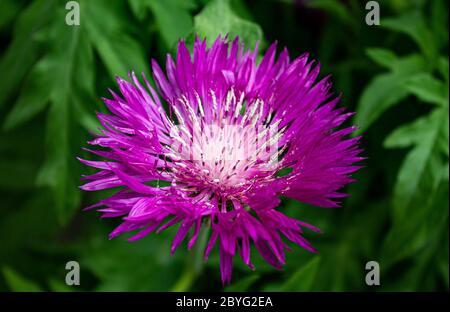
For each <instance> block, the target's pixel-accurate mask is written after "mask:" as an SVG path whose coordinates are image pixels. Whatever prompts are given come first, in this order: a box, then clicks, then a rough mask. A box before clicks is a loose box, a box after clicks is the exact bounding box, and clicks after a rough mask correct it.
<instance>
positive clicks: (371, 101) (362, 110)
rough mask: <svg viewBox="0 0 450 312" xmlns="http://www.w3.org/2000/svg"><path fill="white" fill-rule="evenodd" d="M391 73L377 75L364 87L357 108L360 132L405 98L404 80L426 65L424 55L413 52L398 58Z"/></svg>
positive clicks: (357, 123)
mask: <svg viewBox="0 0 450 312" xmlns="http://www.w3.org/2000/svg"><path fill="white" fill-rule="evenodd" d="M391 66H392V70H391V72H389V73H385V74H380V75H378V76H376V77H375V78H374V79H373V80H372V81H371V82H370V83H369V84H368V85H367V86H366V88H365V89H364V91H363V93H362V95H361V97H360V98H359V101H358V105H357V108H356V111H357V114H356V117H355V123H356V125H357V126H358V127H359V130H358V132H363V131H365V130H367V129H368V128H369V127H370V126H371V125H372V124H373V123H374V122H375V121H376V120H377V119H378V118H379V117H380V116H381V115H382V114H383V113H384V112H385V111H386V110H388V109H389V108H391V107H392V106H394V105H395V104H397V103H399V102H400V101H401V100H403V99H405V98H406V96H407V95H408V93H409V91H408V90H407V89H406V88H405V86H404V82H405V81H406V80H407V79H409V78H410V77H411V75H414V74H416V73H418V72H421V71H422V70H423V69H424V67H425V61H424V59H423V58H422V57H420V56H418V55H415V54H412V55H408V56H406V57H402V58H398V59H397V61H396V62H394V63H392V64H391Z"/></svg>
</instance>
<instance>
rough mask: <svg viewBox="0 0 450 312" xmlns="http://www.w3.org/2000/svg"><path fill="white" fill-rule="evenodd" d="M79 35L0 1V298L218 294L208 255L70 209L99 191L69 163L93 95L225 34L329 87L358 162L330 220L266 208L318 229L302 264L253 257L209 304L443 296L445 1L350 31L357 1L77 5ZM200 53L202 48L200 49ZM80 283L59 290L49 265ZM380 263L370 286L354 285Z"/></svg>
mask: <svg viewBox="0 0 450 312" xmlns="http://www.w3.org/2000/svg"><path fill="white" fill-rule="evenodd" d="M78 2H79V4H80V9H81V15H80V26H76V27H70V26H67V25H66V24H65V14H66V13H67V11H66V10H65V4H66V1H59V0H34V1H16V0H2V1H1V3H0V45H1V46H2V50H1V54H0V73H1V78H0V109H1V110H2V114H1V117H0V122H1V125H2V131H1V133H0V151H1V153H0V194H1V197H2V205H1V207H0V237H1V239H0V242H1V243H0V272H2V274H0V290H11V291H40V290H50V291H73V290H102V291H106V290H114V291H122V290H123V291H166V290H193V291H195V290H221V289H223V288H222V286H221V282H220V274H219V268H218V265H219V257H218V252H217V249H214V251H213V254H212V255H211V257H210V260H209V262H207V263H202V261H201V260H199V259H198V255H197V253H196V252H195V251H194V252H187V251H186V250H183V248H181V249H180V250H178V251H177V253H176V254H175V255H174V256H173V257H171V256H170V255H169V246H170V240H171V237H173V234H174V231H173V230H168V231H167V232H163V233H160V234H158V235H150V236H148V237H146V238H144V239H142V240H140V241H138V242H133V243H129V242H127V241H126V240H125V239H124V238H121V237H120V238H116V239H114V240H112V241H109V240H108V239H107V234H108V232H109V231H110V230H111V229H112V228H113V227H114V226H115V225H116V224H117V222H118V221H117V220H98V218H96V213H94V212H81V208H82V207H84V206H87V205H89V204H91V203H94V202H96V201H97V200H98V199H99V198H103V197H105V196H106V195H107V194H108V192H99V193H97V194H93V193H92V194H91V193H81V192H80V191H79V190H78V188H77V185H79V184H80V181H79V177H80V176H81V174H87V173H90V172H91V171H90V169H88V168H85V167H82V166H81V165H80V164H79V163H78V162H77V161H76V159H75V156H77V155H79V156H83V157H87V158H89V157H90V156H89V155H87V154H86V153H85V152H84V151H82V150H81V147H82V146H85V142H86V140H88V138H89V137H90V135H89V131H97V130H96V129H97V127H98V126H99V124H98V122H97V120H96V119H95V115H94V113H95V111H105V108H104V107H103V106H102V103H101V100H100V97H101V96H105V95H107V89H108V88H112V89H117V88H116V85H115V82H114V76H115V75H120V76H124V77H126V75H127V73H128V72H129V71H130V70H134V71H136V72H142V71H143V72H145V73H146V74H147V77H150V76H151V75H150V71H149V61H150V59H151V58H155V59H157V60H158V61H159V62H161V63H163V62H164V57H165V54H166V53H174V52H175V47H176V42H177V40H178V39H179V38H186V40H187V42H188V43H191V44H192V40H193V37H194V34H195V33H198V34H199V35H200V36H206V37H207V38H208V39H209V40H212V39H214V38H215V37H216V36H217V35H218V34H219V33H222V34H224V33H229V35H230V37H234V36H236V35H239V36H240V37H241V38H242V40H243V41H245V42H246V44H248V45H250V46H253V45H254V44H255V43H256V42H257V41H260V42H261V46H262V48H263V49H264V48H265V47H267V43H270V42H272V41H273V40H278V42H279V44H280V46H287V47H288V48H289V50H290V52H291V54H292V56H293V57H295V56H298V55H300V54H301V53H302V52H304V51H308V52H310V53H311V55H312V57H313V58H315V59H318V60H319V61H320V62H321V65H322V75H326V74H328V73H331V74H333V78H332V79H333V82H334V84H335V85H334V87H335V90H336V92H342V93H343V100H342V105H345V106H347V107H349V109H350V110H353V111H356V112H357V114H356V115H355V118H354V120H353V121H354V122H355V123H356V124H357V125H358V126H359V128H360V130H359V132H360V133H361V134H363V135H364V137H363V140H362V142H363V147H364V149H365V152H364V154H365V156H367V157H368V159H367V160H366V161H365V162H364V165H365V166H366V168H365V169H363V170H361V171H360V172H358V173H357V174H356V178H357V179H358V182H357V183H355V184H352V185H350V186H349V187H348V190H347V191H348V192H349V193H350V194H351V195H352V196H351V197H349V198H348V199H347V200H345V203H344V205H343V208H342V209H335V210H330V209H319V208H315V207H310V206H307V205H303V204H300V203H298V202H295V201H293V200H289V199H283V205H282V207H280V209H281V210H282V211H283V212H285V213H287V214H288V215H290V216H292V217H296V218H299V219H302V220H305V221H307V222H309V223H312V224H315V225H317V226H319V227H320V228H321V229H322V230H323V232H324V234H322V235H317V234H315V235H308V239H310V240H311V241H312V242H313V244H314V245H315V246H316V247H317V248H318V249H319V251H320V255H312V254H309V253H308V252H306V251H304V250H302V249H301V248H299V247H294V248H293V250H292V252H290V253H289V254H288V256H287V264H286V267H285V269H284V270H282V271H276V270H274V269H272V268H271V267H269V266H268V265H267V264H265V263H264V261H262V260H261V258H260V257H259V256H257V255H256V253H255V252H254V253H253V255H254V259H255V261H254V262H255V265H256V268H257V269H256V270H255V271H250V270H249V269H248V268H246V267H245V265H243V264H242V263H241V261H240V260H239V259H236V261H235V271H234V277H233V280H232V284H231V285H229V286H227V287H225V288H224V290H225V291H243V290H275V291H310V290H314V291H345V290H353V291H354V290H356V291H365V290H367V291H374V290H375V291H383V290H385V291H409V290H448V289H449V281H448V277H449V272H448V267H449V263H448V257H449V249H448V246H449V242H448V237H449V233H448V229H449V220H448V209H449V207H448V186H449V185H448V183H449V175H448V171H449V167H448V159H449V119H448V110H449V89H448V83H449V64H448V52H449V51H448V3H447V1H444V0H436V1H424V0H414V1H410V0H392V1H387V0H386V1H379V3H380V7H381V25H380V26H367V25H366V24H365V22H364V20H365V19H364V17H365V14H366V10H365V8H364V4H365V2H364V1H357V0H347V1H338V0H309V1H306V0H305V1H302V0H298V1H296V0H263V1H244V0H212V1H207V0H188V1H184V0H164V1H162V0H128V1H106V0H89V1H88V0H79V1H78ZM210 42H211V41H210ZM70 260H76V261H79V262H80V265H81V285H80V286H78V287H68V286H66V285H65V283H64V278H65V274H66V270H65V263H66V262H67V261H70ZM371 260H375V261H378V262H379V263H380V268H381V286H377V287H368V286H366V284H365V279H364V277H365V273H366V272H365V264H366V262H368V261H371Z"/></svg>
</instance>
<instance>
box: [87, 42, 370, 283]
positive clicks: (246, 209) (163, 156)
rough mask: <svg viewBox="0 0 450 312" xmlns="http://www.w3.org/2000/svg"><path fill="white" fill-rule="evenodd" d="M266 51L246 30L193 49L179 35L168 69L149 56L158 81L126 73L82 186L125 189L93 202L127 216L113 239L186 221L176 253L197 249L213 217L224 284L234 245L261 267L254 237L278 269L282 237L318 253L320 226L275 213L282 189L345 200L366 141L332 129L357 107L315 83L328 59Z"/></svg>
mask: <svg viewBox="0 0 450 312" xmlns="http://www.w3.org/2000/svg"><path fill="white" fill-rule="evenodd" d="M257 51H258V49H257V48H255V49H254V50H253V51H251V50H245V48H244V46H243V45H242V44H240V43H239V41H238V39H237V38H236V39H235V40H234V41H233V42H232V43H228V42H227V39H226V38H221V37H219V38H217V39H216V41H215V42H214V43H213V45H212V46H211V47H210V48H207V46H206V41H201V40H199V39H198V38H197V39H196V41H195V43H194V48H193V56H192V57H191V54H190V53H189V51H188V49H187V48H186V45H185V43H184V42H183V41H181V42H180V43H179V44H178V52H177V56H176V59H175V60H173V59H172V57H171V56H168V57H167V62H166V72H164V71H163V70H162V69H161V68H160V66H159V65H158V64H157V63H156V62H155V61H153V62H152V68H153V78H154V81H155V83H156V88H153V87H152V86H151V84H150V83H148V82H147V80H146V79H145V76H144V77H143V80H144V81H145V85H144V86H143V85H142V84H141V83H140V82H139V81H138V79H137V77H136V76H135V74H134V73H132V74H131V75H130V81H126V80H123V79H121V78H118V79H117V82H118V85H119V88H120V92H121V96H119V95H117V94H116V93H114V92H111V93H112V99H104V102H105V104H106V106H107V107H108V109H109V110H110V112H111V114H98V119H99V120H100V122H101V124H102V125H103V130H102V131H101V134H100V135H97V137H96V138H95V139H94V140H93V141H91V142H89V143H90V144H92V145H98V146H100V147H103V149H101V150H93V151H91V152H92V153H94V154H96V155H98V156H101V157H102V158H106V159H107V160H104V161H90V160H83V159H80V161H82V162H83V163H85V164H86V165H89V166H92V167H95V168H98V169H100V171H99V172H97V173H95V174H93V175H90V176H86V177H84V179H85V180H87V181H88V182H87V183H86V184H84V185H83V186H81V188H82V189H83V190H87V191H95V190H101V189H107V188H112V187H118V186H122V189H121V190H119V191H118V192H117V193H116V194H114V195H113V196H111V197H109V198H107V199H104V200H101V201H100V202H99V203H97V204H95V205H94V206H92V207H100V208H99V209H98V210H99V211H100V212H102V213H103V217H121V218H122V220H123V222H122V223H121V224H120V225H119V226H118V227H117V228H116V229H115V230H114V231H113V232H112V233H111V234H110V237H111V238H112V237H115V236H117V235H119V234H122V233H124V232H129V231H135V230H139V231H138V232H137V233H136V234H135V235H134V236H132V237H130V238H129V240H136V239H139V238H142V237H144V236H146V235H148V234H149V233H151V232H153V231H155V230H156V231H161V230H163V229H166V228H168V227H170V226H174V225H175V224H180V225H179V229H178V232H177V234H176V235H175V238H174V240H173V243H172V249H171V251H172V253H173V252H175V250H176V249H177V247H178V246H179V245H180V244H181V243H182V241H183V240H185V238H187V237H188V236H189V239H188V243H187V245H188V248H189V249H190V248H192V247H193V245H194V244H195V242H196V240H197V237H198V234H199V231H200V229H201V227H202V226H206V225H207V224H210V225H211V235H210V237H209V241H208V243H207V246H206V249H205V258H207V257H208V255H209V253H210V251H211V249H212V248H213V246H214V245H216V244H217V245H218V246H219V252H220V267H221V277H222V281H223V282H229V281H230V279H231V272H232V261H233V258H234V256H235V255H236V254H239V255H240V257H241V258H242V260H243V261H244V262H245V263H246V264H247V265H248V266H249V267H251V268H253V265H252V262H251V259H250V247H251V244H253V245H254V246H255V247H256V249H257V250H258V251H259V253H260V254H261V255H262V257H263V258H264V259H265V260H266V261H267V262H268V263H270V264H271V265H272V266H274V267H276V268H281V266H282V265H283V264H284V262H285V250H287V249H288V246H287V244H286V243H285V242H284V241H283V240H282V236H284V237H286V238H287V239H288V240H290V241H292V242H293V243H295V244H298V245H300V246H301V247H303V248H305V249H307V250H309V251H312V252H314V251H315V249H314V248H313V247H312V246H311V245H310V244H309V243H308V242H307V241H306V239H305V238H304V237H303V230H304V229H305V228H307V229H310V230H313V231H319V230H318V229H317V228H316V227H314V226H311V225H309V224H307V223H304V222H302V221H299V220H295V219H292V218H289V217H288V216H286V215H284V214H283V213H282V212H280V211H278V210H277V206H278V205H279V204H280V199H279V197H280V196H286V197H290V198H293V199H296V200H298V201H301V202H304V203H309V204H313V205H317V206H321V207H337V206H339V202H338V200H339V198H342V197H344V196H345V194H343V193H341V192H339V190H340V189H341V188H342V187H343V186H345V185H346V184H347V183H349V182H351V181H352V178H351V177H350V174H351V173H352V172H354V171H355V170H357V169H358V168H359V166H355V165H353V164H354V163H355V162H357V161H360V160H361V159H362V158H361V157H359V156H358V154H359V153H360V152H361V150H360V149H359V148H358V146H357V144H358V139H359V138H346V136H347V135H348V134H350V133H351V132H353V131H354V130H355V129H354V127H349V128H344V129H341V130H335V129H336V128H337V127H338V126H340V125H341V124H342V123H343V122H344V121H345V120H346V119H347V118H348V117H349V116H351V113H346V112H345V111H344V109H343V108H336V104H337V103H338V100H339V99H338V98H331V96H332V94H331V92H330V88H331V84H330V83H329V79H328V77H326V78H324V79H322V80H320V81H319V82H316V80H317V76H318V74H319V65H315V63H314V62H313V61H309V60H308V55H307V54H304V55H301V56H300V57H298V58H296V59H294V60H292V61H291V60H290V58H289V55H288V51H287V49H284V50H283V51H282V52H281V54H280V55H279V56H278V58H276V44H272V45H271V46H270V47H269V49H268V50H267V52H266V53H265V55H264V56H263V58H262V60H261V61H260V62H257V60H256V59H257ZM282 170H284V171H289V173H287V174H283V175H282V174H280V172H282ZM162 181H165V185H161V183H163V182H162Z"/></svg>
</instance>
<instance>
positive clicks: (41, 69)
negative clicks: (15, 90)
mask: <svg viewBox="0 0 450 312" xmlns="http://www.w3.org/2000/svg"><path fill="white" fill-rule="evenodd" d="M53 65H54V64H51V63H50V62H49V61H48V59H43V60H41V61H39V62H38V63H37V64H36V66H35V67H34V68H33V69H32V71H31V73H30V75H29V77H28V79H27V82H26V84H25V86H24V88H23V90H22V92H21V94H20V96H19V99H18V100H17V102H16V103H15V105H14V107H13V109H12V110H11V111H10V112H9V114H8V115H7V116H6V120H5V123H4V125H3V128H4V129H5V130H11V129H13V128H15V127H17V126H19V125H21V124H23V123H25V122H27V121H28V120H30V119H31V118H33V117H34V116H35V115H37V114H38V113H40V112H41V111H43V110H44V109H45V107H46V106H47V104H48V101H49V100H50V93H49V92H48V86H49V85H50V84H51V83H52V82H53V77H51V75H49V72H50V71H51V70H52V69H53V68H52V66H53Z"/></svg>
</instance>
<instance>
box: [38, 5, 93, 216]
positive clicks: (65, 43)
mask: <svg viewBox="0 0 450 312" xmlns="http://www.w3.org/2000/svg"><path fill="white" fill-rule="evenodd" d="M62 12H64V11H62ZM62 17H63V16H61V18H62ZM55 23H56V21H55ZM56 25H58V24H56ZM56 25H55V27H53V28H52V32H51V38H52V40H51V47H50V50H49V53H48V54H47V55H46V56H45V57H44V59H45V61H46V62H48V63H49V64H52V66H53V67H52V69H51V70H49V71H48V72H47V74H48V75H51V79H52V80H51V82H52V83H51V84H50V85H49V86H47V89H48V90H49V93H50V108H49V111H48V115H47V123H46V160H45V163H44V165H43V167H42V168H41V170H40V172H39V174H38V177H37V184H38V185H39V186H45V187H49V188H50V189H51V190H52V194H53V196H54V201H55V209H56V212H57V215H58V218H59V220H60V222H61V223H62V224H64V223H65V222H67V221H68V220H69V218H70V217H71V216H72V214H73V212H74V209H75V208H76V207H77V204H78V201H79V195H80V192H79V191H78V190H77V188H76V186H75V183H74V180H73V178H72V176H71V173H70V170H71V169H70V166H69V161H70V160H71V161H74V160H73V157H72V156H71V153H70V148H69V142H70V137H69V127H70V117H69V114H70V101H71V95H72V91H73V90H72V87H73V86H74V85H75V82H74V76H75V73H76V72H77V70H78V69H80V68H76V67H75V66H76V59H77V56H79V55H82V54H80V53H79V47H80V46H79V44H80V38H81V37H82V35H81V33H82V32H83V29H82V28H81V27H59V26H56ZM87 79H89V78H88V77H87Z"/></svg>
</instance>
